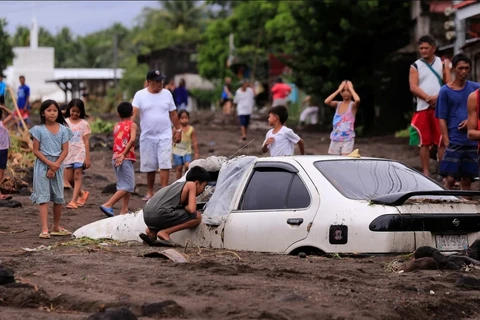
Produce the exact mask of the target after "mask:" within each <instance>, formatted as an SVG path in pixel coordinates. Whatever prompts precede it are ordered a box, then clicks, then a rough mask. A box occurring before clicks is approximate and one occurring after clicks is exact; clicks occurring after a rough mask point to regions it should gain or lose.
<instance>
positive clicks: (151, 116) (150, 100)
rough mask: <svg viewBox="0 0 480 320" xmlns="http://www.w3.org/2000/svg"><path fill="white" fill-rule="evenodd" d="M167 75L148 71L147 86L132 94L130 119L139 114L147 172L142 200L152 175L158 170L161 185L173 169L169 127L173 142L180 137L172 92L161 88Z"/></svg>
mask: <svg viewBox="0 0 480 320" xmlns="http://www.w3.org/2000/svg"><path fill="white" fill-rule="evenodd" d="M165 78H166V77H165V76H164V75H163V74H162V73H161V72H160V70H150V71H149V72H148V73H147V82H148V86H147V87H146V88H144V89H142V90H139V91H137V93H135V96H134V97H133V102H132V105H133V119H132V121H135V119H136V117H137V115H138V114H139V116H140V130H141V134H140V171H141V172H146V173H147V194H146V196H145V197H144V198H143V200H145V201H148V200H150V198H151V197H152V196H153V194H154V191H153V186H154V184H155V175H156V172H157V170H159V169H160V185H161V187H162V188H163V187H166V186H167V185H168V176H169V173H170V169H171V168H172V161H171V157H172V131H171V130H172V129H171V128H172V127H171V124H172V123H173V126H174V128H175V134H174V142H175V143H179V142H180V141H181V139H182V127H181V126H180V121H179V119H178V114H177V108H176V106H175V102H174V101H173V97H172V94H171V93H170V91H169V90H168V89H164V88H163V81H164V79H165Z"/></svg>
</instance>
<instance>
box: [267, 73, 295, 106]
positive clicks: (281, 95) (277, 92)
mask: <svg viewBox="0 0 480 320" xmlns="http://www.w3.org/2000/svg"><path fill="white" fill-rule="evenodd" d="M271 91H272V96H273V103H272V107H276V106H285V107H287V102H288V101H287V97H288V95H289V94H290V92H292V88H290V86H289V85H288V84H285V83H283V80H282V78H278V79H277V80H276V81H275V85H274V86H273V87H272V89H271Z"/></svg>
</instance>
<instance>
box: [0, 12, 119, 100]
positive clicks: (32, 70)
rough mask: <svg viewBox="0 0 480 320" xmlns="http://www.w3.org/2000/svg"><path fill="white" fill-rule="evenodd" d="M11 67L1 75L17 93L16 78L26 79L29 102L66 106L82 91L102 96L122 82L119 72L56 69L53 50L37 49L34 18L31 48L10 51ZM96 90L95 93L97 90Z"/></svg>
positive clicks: (36, 32)
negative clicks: (23, 77)
mask: <svg viewBox="0 0 480 320" xmlns="http://www.w3.org/2000/svg"><path fill="white" fill-rule="evenodd" d="M13 52H14V54H15V57H14V59H13V65H12V66H9V67H8V68H7V69H6V70H5V71H4V72H3V73H4V75H5V76H6V79H5V80H4V81H5V82H6V83H7V85H8V86H10V87H11V88H13V90H14V91H15V92H16V91H17V88H18V87H19V86H20V81H19V77H20V76H21V75H23V76H25V80H26V81H25V83H26V84H27V85H28V86H29V87H30V101H35V100H42V101H43V100H45V99H53V100H56V101H58V102H63V101H65V102H67V101H68V100H70V99H72V98H73V97H78V98H80V97H81V94H82V93H83V92H84V91H88V92H89V93H95V92H96V91H100V92H102V93H104V92H105V91H106V89H107V87H110V86H113V81H114V79H121V77H122V74H123V71H124V70H122V69H117V70H114V69H76V68H74V69H63V68H62V69H59V68H57V69H55V48H47V47H38V25H37V21H36V19H35V18H34V19H33V20H32V25H31V29H30V47H15V48H13ZM97 89H98V90H97Z"/></svg>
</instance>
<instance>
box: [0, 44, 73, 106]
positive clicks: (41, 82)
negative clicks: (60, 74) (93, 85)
mask: <svg viewBox="0 0 480 320" xmlns="http://www.w3.org/2000/svg"><path fill="white" fill-rule="evenodd" d="M13 52H14V54H15V58H14V59H13V66H12V67H10V68H8V69H7V72H6V73H7V74H6V76H7V79H6V80H5V81H6V83H7V85H9V86H10V87H12V89H13V90H14V91H15V92H17V89H18V86H19V85H20V81H19V80H18V77H19V76H20V75H23V76H25V79H26V80H25V83H26V84H27V85H28V86H29V87H30V101H33V100H37V99H41V100H45V99H57V100H61V101H63V99H64V96H65V95H64V93H63V91H62V90H61V89H60V88H59V87H58V86H57V85H56V84H55V83H45V80H50V79H54V77H55V75H54V67H55V66H54V63H55V49H54V48H37V49H32V48H30V47H16V48H13Z"/></svg>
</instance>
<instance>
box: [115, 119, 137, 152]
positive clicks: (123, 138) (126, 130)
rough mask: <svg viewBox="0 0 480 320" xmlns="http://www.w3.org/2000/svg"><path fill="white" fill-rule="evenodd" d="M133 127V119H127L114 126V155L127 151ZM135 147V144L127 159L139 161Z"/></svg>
mask: <svg viewBox="0 0 480 320" xmlns="http://www.w3.org/2000/svg"><path fill="white" fill-rule="evenodd" d="M131 129H132V121H131V120H125V121H122V122H119V123H117V124H116V125H115V128H113V155H114V156H116V155H117V154H121V153H122V152H124V151H125V147H126V146H127V144H128V142H129V141H130V130H131ZM134 148H135V144H134V145H133V146H132V147H131V148H130V150H129V151H128V153H127V155H126V156H125V160H131V161H133V162H135V161H137V159H136V158H135V152H134V151H133V150H134Z"/></svg>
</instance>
